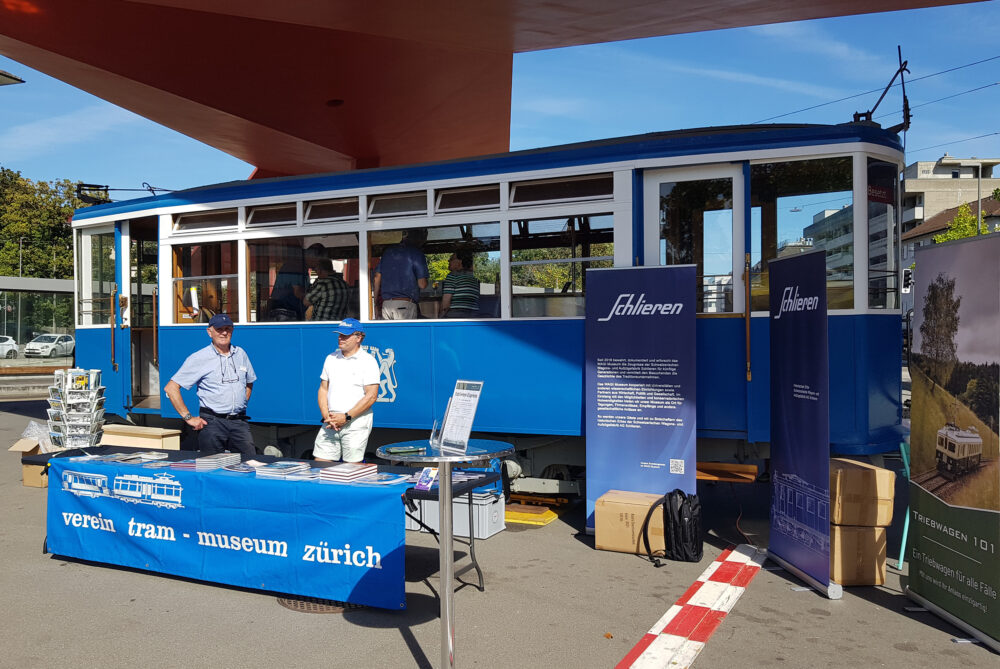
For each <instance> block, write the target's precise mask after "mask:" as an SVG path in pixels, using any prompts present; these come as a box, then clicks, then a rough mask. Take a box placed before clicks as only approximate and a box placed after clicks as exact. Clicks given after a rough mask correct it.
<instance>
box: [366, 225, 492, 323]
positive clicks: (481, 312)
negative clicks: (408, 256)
mask: <svg viewBox="0 0 1000 669" xmlns="http://www.w3.org/2000/svg"><path fill="white" fill-rule="evenodd" d="M392 247H400V248H401V247H413V248H416V249H418V250H419V252H420V254H421V255H422V256H423V258H424V262H425V263H426V265H427V272H428V277H427V286H426V287H425V288H423V289H420V288H419V286H418V285H417V284H416V283H414V279H413V278H412V277H413V274H412V273H411V272H410V271H401V270H400V263H404V264H405V263H406V262H407V260H405V255H401V254H398V251H397V252H394V253H393V256H390V260H389V261H387V263H386V266H385V267H383V265H382V258H383V256H384V254H385V253H386V251H388V249H390V248H392ZM368 250H369V253H370V254H371V255H370V257H369V259H368V266H369V267H370V268H372V270H371V271H372V283H371V285H372V301H371V307H372V313H373V314H374V317H375V318H382V319H392V320H400V319H401V318H400V317H401V316H403V317H405V318H498V317H499V316H500V301H499V296H500V293H499V290H498V286H499V284H500V224H499V223H473V224H466V225H440V226H435V227H431V228H410V229H408V230H373V231H371V232H369V233H368ZM407 253H409V251H407ZM393 258H394V259H393ZM453 259H454V260H453ZM376 286H378V293H377V294H376ZM404 295H405V296H406V297H404V298H403V302H400V303H396V302H394V303H393V304H392V306H385V307H384V302H386V301H387V300H388V299H399V298H400V297H403V296H404ZM446 295H447V297H445V296H446ZM414 297H416V298H418V301H417V302H416V305H417V306H416V308H415V309H414V308H413V307H408V306H407V305H408V304H412V302H408V300H411V299H413V298H414ZM383 298H386V299H383ZM444 305H447V306H448V308H447V309H445V308H444ZM383 307H384V308H383ZM405 318H403V319H405Z"/></svg>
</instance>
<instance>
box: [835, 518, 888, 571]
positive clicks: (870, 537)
mask: <svg viewBox="0 0 1000 669" xmlns="http://www.w3.org/2000/svg"><path fill="white" fill-rule="evenodd" d="M830 579H831V580H832V581H833V582H834V583H840V584H841V585H882V584H884V583H885V528H884V527H856V526H852V525H831V526H830Z"/></svg>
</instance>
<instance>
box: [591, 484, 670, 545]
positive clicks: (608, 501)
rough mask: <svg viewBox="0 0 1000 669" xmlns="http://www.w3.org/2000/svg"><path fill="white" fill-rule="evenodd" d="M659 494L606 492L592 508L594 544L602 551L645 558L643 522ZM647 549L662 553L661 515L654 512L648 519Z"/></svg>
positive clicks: (620, 491) (657, 511)
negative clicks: (636, 554) (635, 554)
mask: <svg viewBox="0 0 1000 669" xmlns="http://www.w3.org/2000/svg"><path fill="white" fill-rule="evenodd" d="M661 496H662V495H653V494H650V493H644V492H628V491H625V490H609V491H608V492H606V493H604V494H603V495H601V496H600V497H599V498H598V500H597V502H596V503H595V505H594V545H595V547H596V548H598V549H599V550H602V551H617V552H619V553H638V554H642V555H645V554H646V546H645V544H644V543H643V540H642V523H643V521H644V520H645V519H646V514H647V513H649V507H650V506H652V504H653V502H655V501H656V500H658V499H659V498H660V497H661ZM648 534H649V547H650V550H652V551H653V552H654V553H656V552H657V551H659V552H660V553H661V554H662V553H663V551H664V549H665V546H664V539H663V512H662V510H660V509H657V510H654V511H653V515H652V517H650V519H649V533H648Z"/></svg>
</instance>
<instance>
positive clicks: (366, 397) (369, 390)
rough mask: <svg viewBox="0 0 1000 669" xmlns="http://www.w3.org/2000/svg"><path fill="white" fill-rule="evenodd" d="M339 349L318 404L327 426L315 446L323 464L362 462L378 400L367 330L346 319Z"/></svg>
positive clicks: (323, 377)
mask: <svg viewBox="0 0 1000 669" xmlns="http://www.w3.org/2000/svg"><path fill="white" fill-rule="evenodd" d="M334 332H336V333H337V335H338V348H337V350H336V351H334V352H333V353H331V354H330V355H328V356H326V361H325V362H324V363H323V373H322V374H320V384H319V392H318V394H317V398H316V401H317V403H318V404H319V413H320V415H321V416H322V417H323V427H322V428H320V431H319V434H318V435H316V443H315V444H313V457H314V458H315V459H316V460H317V461H319V462H335V461H338V460H343V461H344V462H361V461H362V460H363V459H364V457H365V448H366V447H367V446H368V435H369V434H371V431H372V410H371V407H372V405H373V404H374V403H375V399H376V398H377V397H378V386H379V376H380V374H379V367H378V362H376V361H375V358H373V357H372V356H371V355H370V354H369V353H367V352H366V351H364V350H362V349H361V342H362V341H364V339H365V328H364V326H363V325H362V324H361V323H360V322H359V321H357V320H355V319H353V318H345V319H344V320H343V321H342V322H341V323H340V326H339V327H337V328H336V329H334Z"/></svg>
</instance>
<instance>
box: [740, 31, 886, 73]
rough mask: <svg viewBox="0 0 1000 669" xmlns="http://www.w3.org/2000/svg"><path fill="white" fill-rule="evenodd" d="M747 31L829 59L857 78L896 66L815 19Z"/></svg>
mask: <svg viewBox="0 0 1000 669" xmlns="http://www.w3.org/2000/svg"><path fill="white" fill-rule="evenodd" d="M747 32H749V33H750V34H756V35H760V36H761V37H764V38H767V39H770V40H776V41H779V42H780V43H781V46H782V48H786V49H792V50H794V51H798V52H800V53H809V54H814V55H817V56H823V57H826V58H829V59H830V60H831V61H832V62H834V63H838V64H840V65H842V66H845V68H846V69H848V70H851V71H855V72H857V74H858V75H859V76H860V77H861V78H868V77H869V76H870V75H871V74H872V73H878V74H881V73H884V72H887V71H888V72H891V71H892V70H893V69H894V68H895V67H896V66H897V65H898V63H893V62H890V61H889V60H888V59H886V58H885V57H884V56H879V55H876V54H874V53H872V52H870V51H867V50H865V49H860V48H858V47H856V46H854V45H852V44H848V43H847V42H842V41H840V40H836V39H834V38H832V37H831V36H830V35H829V33H827V32H826V31H824V30H822V29H821V28H820V27H819V26H818V25H817V24H816V23H815V22H808V23H776V24H773V25H769V26H756V27H753V28H747Z"/></svg>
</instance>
